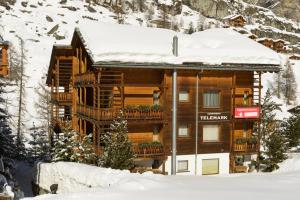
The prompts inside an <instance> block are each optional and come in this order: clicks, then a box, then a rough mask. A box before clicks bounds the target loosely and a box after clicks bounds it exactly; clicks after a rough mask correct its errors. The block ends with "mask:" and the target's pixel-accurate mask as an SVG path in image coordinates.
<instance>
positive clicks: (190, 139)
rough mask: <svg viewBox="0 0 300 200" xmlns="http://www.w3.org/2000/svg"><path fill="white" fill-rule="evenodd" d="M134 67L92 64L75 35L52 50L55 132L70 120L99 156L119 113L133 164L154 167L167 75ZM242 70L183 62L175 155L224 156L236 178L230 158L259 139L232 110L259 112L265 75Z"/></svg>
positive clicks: (167, 119)
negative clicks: (211, 102) (212, 130)
mask: <svg viewBox="0 0 300 200" xmlns="http://www.w3.org/2000/svg"><path fill="white" fill-rule="evenodd" d="M135 64H136V63H133V64H132V65H130V64H128V63H125V64H124V63H123V64H122V63H117V64H114V63H109V62H108V63H106V64H105V63H104V64H99V65H95V64H94V63H93V60H92V58H91V57H90V55H89V53H88V52H87V50H86V49H85V45H84V44H83V42H82V39H81V38H80V36H78V35H77V34H76V32H75V34H74V37H73V40H72V43H71V46H54V47H53V51H52V56H51V61H50V66H49V71H48V78H47V84H48V86H50V87H51V93H52V108H53V109H52V111H53V112H52V124H53V127H54V128H56V129H57V130H56V131H59V127H60V126H61V125H62V124H63V123H64V121H66V120H71V122H72V128H73V129H74V130H76V131H77V132H79V133H80V135H81V136H84V135H86V134H90V133H92V134H93V142H94V146H95V149H96V151H97V153H99V154H101V153H102V142H101V134H104V133H105V132H106V131H107V130H108V129H109V126H110V124H111V123H112V121H113V120H114V119H115V118H116V116H117V115H118V113H119V112H120V110H123V113H124V116H125V119H126V120H127V122H128V137H129V139H130V140H131V142H132V144H133V147H132V148H133V150H134V152H135V153H136V155H137V159H136V160H139V161H140V160H143V161H144V160H154V161H156V162H154V163H156V165H155V166H153V167H154V168H157V167H160V166H164V162H165V161H166V159H167V157H168V156H170V155H171V147H172V102H173V99H172V94H173V91H172V72H173V69H172V68H170V67H169V68H164V67H163V64H162V66H159V65H158V66H155V67H154V66H153V67H152V66H151V65H150V66H149V65H148V66H147V67H143V66H141V67H136V66H135ZM242 69H243V68H242V67H241V68H240V70H232V68H228V69H226V66H224V69H221V68H220V69H214V70H209V69H206V70H203V69H202V70H201V69H196V68H193V67H191V68H189V64H186V66H181V68H180V69H178V71H177V72H178V77H177V94H178V95H177V97H176V99H177V102H178V105H177V155H193V154H214V153H216V154H218V153H228V154H229V155H230V171H231V172H239V171H241V168H242V167H243V166H241V165H240V163H237V162H236V158H237V157H241V156H245V155H253V154H257V153H258V150H259V142H258V141H259V137H260V136H259V131H256V132H255V131H254V127H255V126H256V125H257V124H258V123H259V122H260V118H259V117H256V118H251V117H250V118H248V117H244V118H237V117H236V116H235V110H236V109H237V108H258V109H260V104H261V102H260V99H261V89H262V85H261V74H262V73H263V72H265V71H268V70H263V69H261V70H242ZM197 88H198V89H197ZM210 93H213V94H216V95H217V96H218V98H217V101H218V105H217V106H216V107H206V106H205V101H207V100H206V98H207V94H210ZM211 125H214V126H216V127H218V135H217V139H216V140H215V141H208V140H206V139H205V138H206V137H207V136H205V134H204V129H205V128H207V127H209V126H211ZM181 127H184V130H185V132H184V134H182V133H181V132H180V131H179V129H180V128H181ZM152 143H156V144H161V145H159V146H151V144H152ZM141 144H149V145H147V146H146V147H145V146H143V145H141ZM196 147H197V148H196ZM163 169H164V167H163Z"/></svg>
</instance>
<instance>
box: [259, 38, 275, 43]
mask: <svg viewBox="0 0 300 200" xmlns="http://www.w3.org/2000/svg"><path fill="white" fill-rule="evenodd" d="M265 40H270V41H272V42H273V39H272V38H268V37H262V38H258V39H257V40H256V41H258V42H260V41H265Z"/></svg>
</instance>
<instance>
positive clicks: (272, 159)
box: [258, 89, 286, 171]
mask: <svg viewBox="0 0 300 200" xmlns="http://www.w3.org/2000/svg"><path fill="white" fill-rule="evenodd" d="M278 111H281V109H280V107H279V105H278V104H276V103H275V102H274V101H272V95H271V92H270V90H269V89H268V91H267V93H266V96H265V98H264V100H263V104H262V115H261V138H260V143H261V145H262V147H263V153H262V154H261V155H259V158H258V159H261V157H262V156H263V157H264V159H263V160H262V162H261V163H262V164H264V165H265V169H264V171H273V170H275V169H277V168H278V163H280V162H282V161H283V160H284V159H285V158H286V157H285V152H286V140H285V138H284V136H283V134H282V127H281V121H279V120H277V119H276V112H278ZM258 167H259V166H258Z"/></svg>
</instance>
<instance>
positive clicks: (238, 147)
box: [234, 143, 258, 152]
mask: <svg viewBox="0 0 300 200" xmlns="http://www.w3.org/2000/svg"><path fill="white" fill-rule="evenodd" d="M234 151H238V152H256V151H258V145H257V144H247V143H245V144H234Z"/></svg>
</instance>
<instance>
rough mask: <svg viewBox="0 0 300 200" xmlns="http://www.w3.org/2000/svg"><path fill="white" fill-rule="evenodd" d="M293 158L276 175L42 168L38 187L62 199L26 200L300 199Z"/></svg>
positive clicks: (297, 162) (297, 163)
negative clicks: (50, 189)
mask: <svg viewBox="0 0 300 200" xmlns="http://www.w3.org/2000/svg"><path fill="white" fill-rule="evenodd" d="M291 156H292V158H291V159H288V160H287V161H285V162H284V163H282V164H281V170H279V171H277V172H275V173H265V174H263V173H253V174H234V175H228V176H198V177H196V176H162V175H154V174H151V173H145V174H142V175H140V174H131V173H129V172H128V171H119V170H111V169H103V168H98V167H92V166H87V165H82V164H75V163H62V162H61V163H56V164H42V165H41V166H40V169H42V168H44V169H42V171H43V172H45V173H42V174H40V178H42V177H43V178H42V179H40V183H41V185H42V186H45V187H48V185H49V184H50V182H52V181H57V183H58V185H59V186H58V187H59V190H58V192H59V193H60V194H57V195H52V194H47V195H42V196H38V197H35V198H27V200H29V199H30V200H54V199H55V200H71V199H72V200H73V199H81V200H82V199H88V200H94V199H95V200H96V199H100V198H101V199H105V200H106V199H107V200H117V199H118V200H119V199H124V200H126V199H130V200H135V199H136V200H137V199H149V200H150V199H157V200H160V199H162V200H165V199H186V198H187V197H188V198H190V199H210V200H217V199H218V200H219V199H231V200H240V199H243V200H248V199H249V200H250V199H251V200H252V199H256V200H266V199H272V200H277V199H278V200H283V199H285V200H288V199H293V200H294V199H298V197H299V196H300V190H299V185H300V155H299V154H292V155H291ZM43 165H44V166H43ZM53 173H54V174H53ZM47 184H48V185H47ZM90 187H91V188H90ZM71 192H72V193H71Z"/></svg>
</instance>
